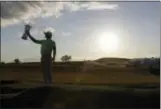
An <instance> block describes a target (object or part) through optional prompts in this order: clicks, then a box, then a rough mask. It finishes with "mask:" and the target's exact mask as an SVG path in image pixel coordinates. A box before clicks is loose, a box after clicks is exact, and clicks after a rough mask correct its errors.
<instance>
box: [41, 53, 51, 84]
mask: <svg viewBox="0 0 161 109" xmlns="http://www.w3.org/2000/svg"><path fill="white" fill-rule="evenodd" d="M41 65H42V72H43V79H44V83H45V84H51V83H52V58H51V55H45V56H42V57H41Z"/></svg>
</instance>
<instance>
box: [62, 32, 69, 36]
mask: <svg viewBox="0 0 161 109" xmlns="http://www.w3.org/2000/svg"><path fill="white" fill-rule="evenodd" d="M70 35H71V33H70V32H62V36H70Z"/></svg>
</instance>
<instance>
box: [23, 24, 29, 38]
mask: <svg viewBox="0 0 161 109" xmlns="http://www.w3.org/2000/svg"><path fill="white" fill-rule="evenodd" d="M30 29H31V25H29V24H26V25H25V29H24V34H23V35H22V37H21V38H22V39H23V40H27V37H28V36H27V34H26V33H27V32H29V31H30Z"/></svg>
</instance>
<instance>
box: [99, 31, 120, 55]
mask: <svg viewBox="0 0 161 109" xmlns="http://www.w3.org/2000/svg"><path fill="white" fill-rule="evenodd" d="M99 46H100V48H101V50H102V51H103V52H106V53H111V52H116V51H117V50H118V47H119V39H118V36H117V34H115V33H103V34H102V35H101V37H100V41H99Z"/></svg>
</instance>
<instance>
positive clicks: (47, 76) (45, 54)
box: [22, 25, 56, 84]
mask: <svg viewBox="0 0 161 109" xmlns="http://www.w3.org/2000/svg"><path fill="white" fill-rule="evenodd" d="M30 29H31V25H25V32H24V34H23V36H22V39H24V40H27V38H28V37H29V38H30V39H31V40H32V41H33V42H34V43H36V44H40V45H41V65H42V72H43V79H44V83H45V84H52V61H53V62H54V61H55V56H56V44H55V42H54V41H53V40H52V33H51V32H50V31H47V32H44V35H45V38H46V39H44V40H37V39H35V38H34V37H32V35H31V34H30ZM52 51H53V58H52V56H51V54H52Z"/></svg>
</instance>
